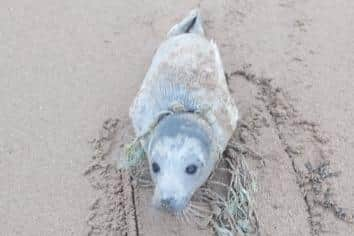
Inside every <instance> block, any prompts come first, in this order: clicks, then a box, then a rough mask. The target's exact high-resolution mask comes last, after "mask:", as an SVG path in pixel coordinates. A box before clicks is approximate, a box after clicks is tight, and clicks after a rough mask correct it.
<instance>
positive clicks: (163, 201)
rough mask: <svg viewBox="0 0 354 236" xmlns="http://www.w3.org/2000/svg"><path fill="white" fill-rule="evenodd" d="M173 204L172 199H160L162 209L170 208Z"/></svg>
mask: <svg viewBox="0 0 354 236" xmlns="http://www.w3.org/2000/svg"><path fill="white" fill-rule="evenodd" d="M172 202H173V198H164V199H161V205H162V206H163V207H170V206H171V204H172Z"/></svg>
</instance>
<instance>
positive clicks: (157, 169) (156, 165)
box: [152, 162, 160, 173]
mask: <svg viewBox="0 0 354 236" xmlns="http://www.w3.org/2000/svg"><path fill="white" fill-rule="evenodd" d="M152 171H153V172H154V173H158V172H159V171H160V166H159V165H158V164H157V163H156V162H153V163H152Z"/></svg>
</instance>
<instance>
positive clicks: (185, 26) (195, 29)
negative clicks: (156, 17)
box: [167, 9, 204, 38]
mask: <svg viewBox="0 0 354 236" xmlns="http://www.w3.org/2000/svg"><path fill="white" fill-rule="evenodd" d="M188 33H193V34H199V35H204V30H203V26H202V18H201V16H200V13H199V9H194V10H192V11H191V12H190V13H189V14H188V16H186V17H185V18H184V19H183V20H182V21H181V22H179V23H178V24H176V25H174V26H173V27H172V28H171V29H170V31H168V33H167V37H168V38H170V37H173V36H176V35H180V34H188Z"/></svg>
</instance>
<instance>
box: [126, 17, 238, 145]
mask: <svg viewBox="0 0 354 236" xmlns="http://www.w3.org/2000/svg"><path fill="white" fill-rule="evenodd" d="M176 104H178V106H180V107H182V109H183V111H188V112H198V113H199V114H200V115H201V116H203V118H204V119H205V120H206V121H207V122H208V123H209V124H210V126H211V127H212V131H213V134H212V136H213V139H214V142H215V143H216V145H217V147H218V149H220V150H221V151H222V150H224V148H225V146H226V144H227V142H228V140H229V139H230V137H231V135H232V134H233V132H234V129H235V127H236V122H237V119H238V112H237V108H236V106H235V104H234V101H233V98H232V97H231V95H230V92H229V90H228V87H227V83H226V79H225V74H224V70H223V66H222V62H221V59H220V55H219V50H218V48H217V46H216V44H215V43H214V42H213V41H209V40H207V39H206V38H205V37H204V30H203V28H202V20H201V17H200V15H199V11H198V10H193V11H192V12H191V13H190V14H189V15H188V16H187V17H186V18H185V19H183V20H182V21H181V22H180V23H178V24H176V25H175V26H174V27H172V29H171V30H170V31H169V33H168V34H167V40H166V41H165V42H163V43H162V44H161V45H160V47H159V48H158V49H157V51H156V53H155V55H154V58H153V61H152V64H151V66H150V68H149V70H148V72H147V74H146V76H145V78H144V81H143V83H142V86H141V88H140V90H139V92H138V94H137V96H136V98H135V101H134V103H133V105H132V106H131V108H130V117H131V119H132V122H133V126H134V129H135V132H136V135H137V136H141V135H143V134H145V133H147V132H148V131H149V129H150V128H151V126H152V125H153V124H154V122H156V120H157V119H159V114H161V113H162V112H165V111H169V110H171V109H172V108H173V106H175V105H176ZM146 139H149V136H147V137H146ZM148 141H149V140H142V142H143V144H144V143H145V144H146V143H148Z"/></svg>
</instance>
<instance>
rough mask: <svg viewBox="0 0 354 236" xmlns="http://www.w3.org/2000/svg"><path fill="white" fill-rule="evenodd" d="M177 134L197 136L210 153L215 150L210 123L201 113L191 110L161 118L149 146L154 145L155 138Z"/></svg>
mask: <svg viewBox="0 0 354 236" xmlns="http://www.w3.org/2000/svg"><path fill="white" fill-rule="evenodd" d="M177 135H184V136H187V137H191V138H196V139H198V140H199V141H200V142H201V143H202V145H203V146H204V147H205V150H206V151H207V152H208V153H212V152H213V151H214V146H215V141H214V139H213V137H214V135H213V130H212V128H211V126H210V124H209V123H208V122H207V121H205V120H204V119H203V118H202V117H201V116H200V115H198V114H196V113H190V112H181V113H174V114H171V115H168V116H166V117H164V118H163V119H161V120H160V122H159V123H158V124H157V126H156V127H155V129H154V131H153V133H152V137H151V140H150V144H149V147H152V146H153V145H154V142H155V140H159V139H160V138H161V137H164V136H169V137H175V136H177ZM149 149H150V148H149Z"/></svg>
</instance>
